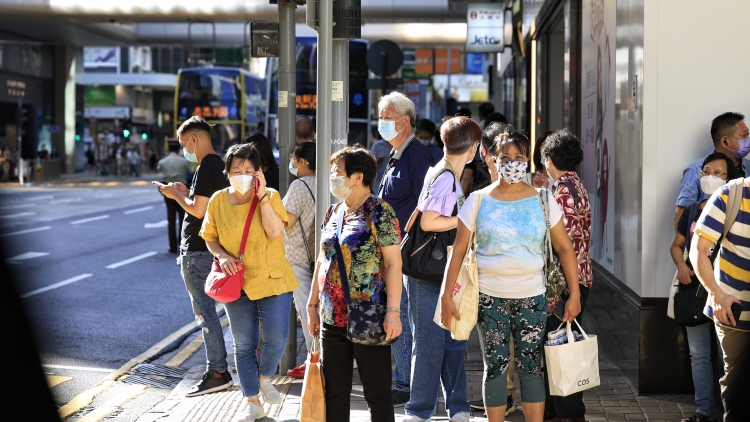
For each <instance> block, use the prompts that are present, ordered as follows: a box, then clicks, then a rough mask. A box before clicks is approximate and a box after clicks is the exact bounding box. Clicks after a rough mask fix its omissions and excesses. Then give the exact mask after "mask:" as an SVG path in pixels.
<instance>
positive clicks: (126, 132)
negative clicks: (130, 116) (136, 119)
mask: <svg viewBox="0 0 750 422" xmlns="http://www.w3.org/2000/svg"><path fill="white" fill-rule="evenodd" d="M122 137H123V138H125V139H128V138H130V130H128V129H123V130H122Z"/></svg>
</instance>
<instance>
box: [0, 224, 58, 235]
mask: <svg viewBox="0 0 750 422" xmlns="http://www.w3.org/2000/svg"><path fill="white" fill-rule="evenodd" d="M51 228H52V226H44V227H37V228H35V229H28V230H21V231H17V232H12V233H5V234H0V237H5V236H15V235H17V234H26V233H34V232H41V231H44V230H49V229H51Z"/></svg>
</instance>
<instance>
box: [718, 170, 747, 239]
mask: <svg viewBox="0 0 750 422" xmlns="http://www.w3.org/2000/svg"><path fill="white" fill-rule="evenodd" d="M728 185H729V194H728V195H727V208H726V210H727V212H726V214H725V218H724V233H723V234H722V237H727V233H729V229H731V228H732V225H733V224H734V222H735V221H736V220H737V214H739V213H740V205H741V204H742V190H743V187H744V186H745V179H743V178H740V179H734V180H732V181H731V182H729V183H728Z"/></svg>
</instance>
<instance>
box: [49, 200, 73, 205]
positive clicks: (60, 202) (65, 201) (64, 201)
mask: <svg viewBox="0 0 750 422" xmlns="http://www.w3.org/2000/svg"><path fill="white" fill-rule="evenodd" d="M80 200H81V198H67V199H58V200H56V201H49V203H50V204H52V205H54V204H65V203H68V202H76V201H80Z"/></svg>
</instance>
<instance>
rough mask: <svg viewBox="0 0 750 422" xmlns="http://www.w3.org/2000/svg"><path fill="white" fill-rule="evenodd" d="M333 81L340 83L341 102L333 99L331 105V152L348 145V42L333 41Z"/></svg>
mask: <svg viewBox="0 0 750 422" xmlns="http://www.w3.org/2000/svg"><path fill="white" fill-rule="evenodd" d="M331 61H332V67H333V69H332V71H331V72H332V75H333V78H332V79H333V80H334V81H336V82H341V85H342V87H341V88H342V89H343V95H342V97H341V100H340V101H339V99H338V98H333V101H332V103H331V122H332V128H331V139H332V140H333V141H332V146H331V152H332V153H333V152H334V151H338V150H340V149H343V148H346V146H347V145H348V144H349V40H339V39H337V40H335V41H333V54H332V60H331Z"/></svg>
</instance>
